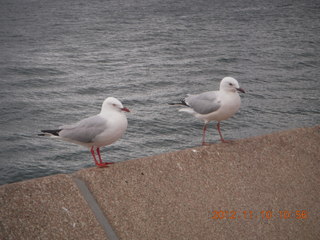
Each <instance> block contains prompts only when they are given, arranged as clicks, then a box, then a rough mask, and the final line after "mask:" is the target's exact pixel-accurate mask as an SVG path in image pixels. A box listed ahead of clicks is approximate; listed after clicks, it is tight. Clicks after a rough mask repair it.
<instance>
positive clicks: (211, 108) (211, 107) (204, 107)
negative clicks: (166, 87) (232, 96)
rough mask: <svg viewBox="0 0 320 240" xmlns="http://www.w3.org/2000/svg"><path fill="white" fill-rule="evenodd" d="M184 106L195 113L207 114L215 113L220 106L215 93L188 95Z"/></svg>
mask: <svg viewBox="0 0 320 240" xmlns="http://www.w3.org/2000/svg"><path fill="white" fill-rule="evenodd" d="M185 102H186V104H187V105H188V106H189V107H191V108H192V109H193V110H194V111H195V112H197V113H200V114H208V113H212V112H215V111H217V110H218V109H219V108H220V106H221V104H220V101H219V99H218V94H217V92H216V91H210V92H204V93H200V94H197V95H190V96H188V97H187V98H186V99H185Z"/></svg>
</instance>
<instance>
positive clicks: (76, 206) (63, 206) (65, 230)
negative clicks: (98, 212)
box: [0, 175, 106, 240]
mask: <svg viewBox="0 0 320 240" xmlns="http://www.w3.org/2000/svg"><path fill="white" fill-rule="evenodd" d="M0 239H1V240H18V239H23V240H26V239H30V240H31V239H32V240H34V239H50V240H51V239H77V240H78V239H106V234H105V232H104V231H103V229H102V228H101V227H100V225H99V223H98V222H97V220H96V218H95V216H94V215H93V213H92V212H91V211H90V209H89V208H88V206H87V202H86V201H85V200H84V199H83V197H82V195H81V194H80V192H79V190H78V188H77V186H76V185H75V183H74V181H73V179H72V178H71V176H68V175H55V176H50V177H44V178H38V179H34V180H29V181H24V182H19V183H13V184H7V185H3V186H1V187H0Z"/></svg>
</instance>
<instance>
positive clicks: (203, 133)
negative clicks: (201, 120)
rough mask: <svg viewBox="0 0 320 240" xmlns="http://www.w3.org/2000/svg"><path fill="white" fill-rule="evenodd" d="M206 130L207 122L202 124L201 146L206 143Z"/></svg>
mask: <svg viewBox="0 0 320 240" xmlns="http://www.w3.org/2000/svg"><path fill="white" fill-rule="evenodd" d="M206 130H207V123H205V124H204V125H203V132H202V146H205V145H208V144H207V143H206Z"/></svg>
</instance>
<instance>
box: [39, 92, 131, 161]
mask: <svg viewBox="0 0 320 240" xmlns="http://www.w3.org/2000/svg"><path fill="white" fill-rule="evenodd" d="M124 112H130V111H129V109H128V108H125V107H123V105H122V103H121V102H120V101H119V100H118V99H116V98H114V97H108V98H106V99H105V100H104V102H103V104H102V107H101V112H100V113H99V114H97V115H95V116H92V117H88V118H85V119H82V120H81V121H79V122H77V123H74V124H71V125H65V126H61V127H59V128H58V129H55V130H41V132H42V134H38V135H39V136H52V137H57V138H60V139H62V140H65V141H68V142H72V143H75V144H79V145H82V146H85V147H88V148H89V149H90V152H91V154H92V156H93V159H94V162H95V164H96V166H98V167H107V166H108V164H112V162H102V159H101V154H100V147H103V146H106V145H110V144H112V143H114V142H115V141H117V140H119V139H120V138H121V136H122V135H123V134H124V132H125V131H126V129H127V126H128V121H127V117H126V115H125V113H124ZM95 151H96V152H97V155H98V157H99V162H98V161H97V158H96V154H95Z"/></svg>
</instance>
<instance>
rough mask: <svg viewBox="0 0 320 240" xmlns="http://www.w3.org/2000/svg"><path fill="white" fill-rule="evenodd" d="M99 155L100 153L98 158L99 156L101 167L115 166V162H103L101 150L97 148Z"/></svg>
mask: <svg viewBox="0 0 320 240" xmlns="http://www.w3.org/2000/svg"><path fill="white" fill-rule="evenodd" d="M97 153H98V156H99V161H100V166H101V167H107V165H109V164H113V162H110V163H108V162H102V158H101V154H100V148H97Z"/></svg>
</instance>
